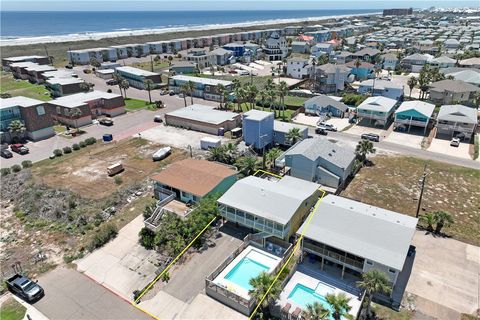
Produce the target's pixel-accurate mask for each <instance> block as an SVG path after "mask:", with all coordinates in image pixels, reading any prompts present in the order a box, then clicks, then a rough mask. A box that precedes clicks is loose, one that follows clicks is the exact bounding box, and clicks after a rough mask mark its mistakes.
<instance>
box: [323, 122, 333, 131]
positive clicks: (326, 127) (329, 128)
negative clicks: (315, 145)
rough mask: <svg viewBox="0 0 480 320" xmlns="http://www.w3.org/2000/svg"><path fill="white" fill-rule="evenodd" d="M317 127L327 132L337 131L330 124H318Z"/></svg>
mask: <svg viewBox="0 0 480 320" xmlns="http://www.w3.org/2000/svg"><path fill="white" fill-rule="evenodd" d="M318 126H319V127H322V128H324V129H325V130H327V131H337V127H335V126H334V125H333V124H330V123H325V122H320V123H319V124H318Z"/></svg>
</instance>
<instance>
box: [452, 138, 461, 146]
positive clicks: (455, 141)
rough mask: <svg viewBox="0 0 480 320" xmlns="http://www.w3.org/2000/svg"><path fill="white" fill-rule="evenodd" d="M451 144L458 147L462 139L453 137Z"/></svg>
mask: <svg viewBox="0 0 480 320" xmlns="http://www.w3.org/2000/svg"><path fill="white" fill-rule="evenodd" d="M450 145H451V146H452V147H458V146H460V139H459V138H453V139H452V141H450Z"/></svg>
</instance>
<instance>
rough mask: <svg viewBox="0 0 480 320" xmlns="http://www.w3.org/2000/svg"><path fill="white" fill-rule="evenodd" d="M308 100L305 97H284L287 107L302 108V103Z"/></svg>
mask: <svg viewBox="0 0 480 320" xmlns="http://www.w3.org/2000/svg"><path fill="white" fill-rule="evenodd" d="M308 99H309V98H305V97H296V96H285V104H286V105H287V106H295V107H302V106H303V103H304V102H305V101H307V100H308Z"/></svg>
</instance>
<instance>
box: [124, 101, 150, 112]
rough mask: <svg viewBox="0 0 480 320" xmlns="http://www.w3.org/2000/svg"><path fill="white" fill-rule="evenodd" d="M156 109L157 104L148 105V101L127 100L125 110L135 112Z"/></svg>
mask: <svg viewBox="0 0 480 320" xmlns="http://www.w3.org/2000/svg"><path fill="white" fill-rule="evenodd" d="M152 107H155V104H154V103H152V104H150V103H148V101H144V100H139V99H130V98H127V99H125V110H127V111H135V110H140V109H148V108H152Z"/></svg>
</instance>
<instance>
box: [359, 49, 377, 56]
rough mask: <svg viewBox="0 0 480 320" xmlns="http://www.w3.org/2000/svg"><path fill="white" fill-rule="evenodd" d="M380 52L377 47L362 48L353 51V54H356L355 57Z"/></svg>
mask: <svg viewBox="0 0 480 320" xmlns="http://www.w3.org/2000/svg"><path fill="white" fill-rule="evenodd" d="M380 52H381V51H380V50H378V49H372V48H363V49H362V50H360V51H357V52H355V53H353V55H354V56H357V57H361V56H364V55H366V54H368V55H369V56H374V55H377V54H379V53H380Z"/></svg>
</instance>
